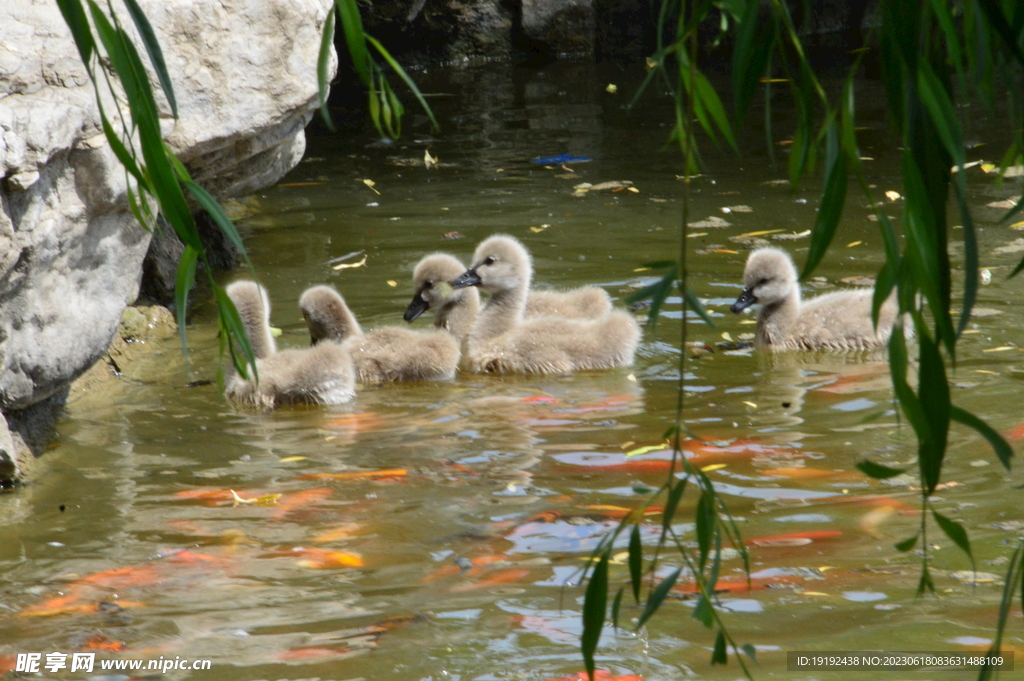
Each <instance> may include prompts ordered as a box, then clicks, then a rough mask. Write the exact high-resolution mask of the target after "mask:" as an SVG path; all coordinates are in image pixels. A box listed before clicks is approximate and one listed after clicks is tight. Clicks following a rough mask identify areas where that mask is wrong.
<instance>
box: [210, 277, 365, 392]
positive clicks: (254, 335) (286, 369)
mask: <svg viewBox="0 0 1024 681" xmlns="http://www.w3.org/2000/svg"><path fill="white" fill-rule="evenodd" d="M225 291H226V293H227V294H228V297H230V298H231V301H232V302H233V303H234V304H235V307H236V308H237V309H238V314H239V316H240V317H241V319H242V325H243V326H244V327H245V333H246V335H247V336H248V338H249V344H250V345H251V346H252V350H253V354H254V355H255V357H256V379H257V380H246V379H244V378H242V377H241V376H239V375H238V374H237V373H234V372H232V375H231V376H230V377H229V378H228V381H227V385H226V386H225V390H224V392H225V394H226V395H227V397H228V398H230V399H232V400H234V401H236V402H241V403H243V404H248V405H250V406H255V407H262V408H266V409H273V408H274V407H276V406H279V405H282V404H340V403H342V402H347V401H348V400H350V399H352V396H353V395H355V370H354V369H353V367H352V357H351V355H349V353H348V351H346V350H345V349H343V348H342V347H341V346H340V345H338V344H337V343H324V344H323V345H318V346H316V347H313V348H302V349H291V350H281V351H280V352H278V351H277V348H276V346H275V343H274V337H273V336H272V335H271V333H270V301H269V299H268V298H267V292H266V291H265V290H264V289H263V287H262V286H259V285H258V284H256V283H255V282H251V281H236V282H235V283H233V284H230V285H229V286H228V287H227V289H225Z"/></svg>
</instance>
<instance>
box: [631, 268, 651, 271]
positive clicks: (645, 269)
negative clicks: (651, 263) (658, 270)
mask: <svg viewBox="0 0 1024 681" xmlns="http://www.w3.org/2000/svg"><path fill="white" fill-rule="evenodd" d="M650 269H651V268H650V267H637V268H636V269H635V270H633V271H634V272H647V271H649V270H650Z"/></svg>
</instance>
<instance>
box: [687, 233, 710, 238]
mask: <svg viewBox="0 0 1024 681" xmlns="http://www.w3.org/2000/svg"><path fill="white" fill-rule="evenodd" d="M707 235H708V233H707V232H694V233H693V234H687V235H686V238H687V239H694V238H696V237H698V236H707Z"/></svg>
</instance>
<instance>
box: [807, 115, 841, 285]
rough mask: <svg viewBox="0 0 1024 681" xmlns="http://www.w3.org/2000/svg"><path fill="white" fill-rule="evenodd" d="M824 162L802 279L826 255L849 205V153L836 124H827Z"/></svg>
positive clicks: (808, 274) (833, 122)
mask: <svg viewBox="0 0 1024 681" xmlns="http://www.w3.org/2000/svg"><path fill="white" fill-rule="evenodd" d="M825 159H826V160H825V164H826V170H825V191H824V194H823V195H822V198H821V207H820V208H819V209H818V216H817V218H815V220H814V229H813V230H812V231H811V245H810V249H809V250H808V252H807V261H806V262H805V263H804V269H803V272H801V273H800V278H801V279H804V278H806V277H808V276H810V274H811V273H812V272H813V271H814V268H816V267H817V266H818V263H820V262H821V259H822V258H823V257H824V256H825V252H826V251H828V247H829V245H830V244H831V243H832V238H833V237H834V236H835V233H836V228H837V227H838V226H839V219H840V218H841V217H842V215H843V206H844V205H845V203H846V184H847V168H846V154H845V153H843V150H842V148H841V147H840V145H839V134H838V131H837V128H836V123H835V121H832V122H830V123H829V125H828V133H827V135H826V157H825Z"/></svg>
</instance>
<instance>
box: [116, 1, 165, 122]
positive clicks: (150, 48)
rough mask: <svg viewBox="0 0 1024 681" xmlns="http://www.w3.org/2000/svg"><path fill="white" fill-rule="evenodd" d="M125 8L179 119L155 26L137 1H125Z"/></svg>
mask: <svg viewBox="0 0 1024 681" xmlns="http://www.w3.org/2000/svg"><path fill="white" fill-rule="evenodd" d="M124 4H125V6H126V7H127V8H128V13H129V14H131V15H132V21H134V22H135V27H136V28H137V29H139V36H140V37H141V38H142V44H143V45H144V46H145V47H146V53H147V54H148V55H149V62H150V63H151V64H152V65H153V70H154V71H155V72H156V77H157V80H159V81H160V87H161V88H162V89H163V91H164V96H166V97H167V103H168V104H170V105H171V113H172V114H173V115H174V117H175V118H177V117H178V101H177V99H176V98H175V96H174V87H173V86H172V85H171V77H170V75H169V74H168V73H167V64H166V63H165V62H164V53H163V51H162V50H161V49H160V41H158V40H157V39H156V33H154V32H153V26H152V25H150V23H149V19H148V18H146V14H145V13H144V12H143V11H142V8H141V7H139V3H138V2H136V0H124Z"/></svg>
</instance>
